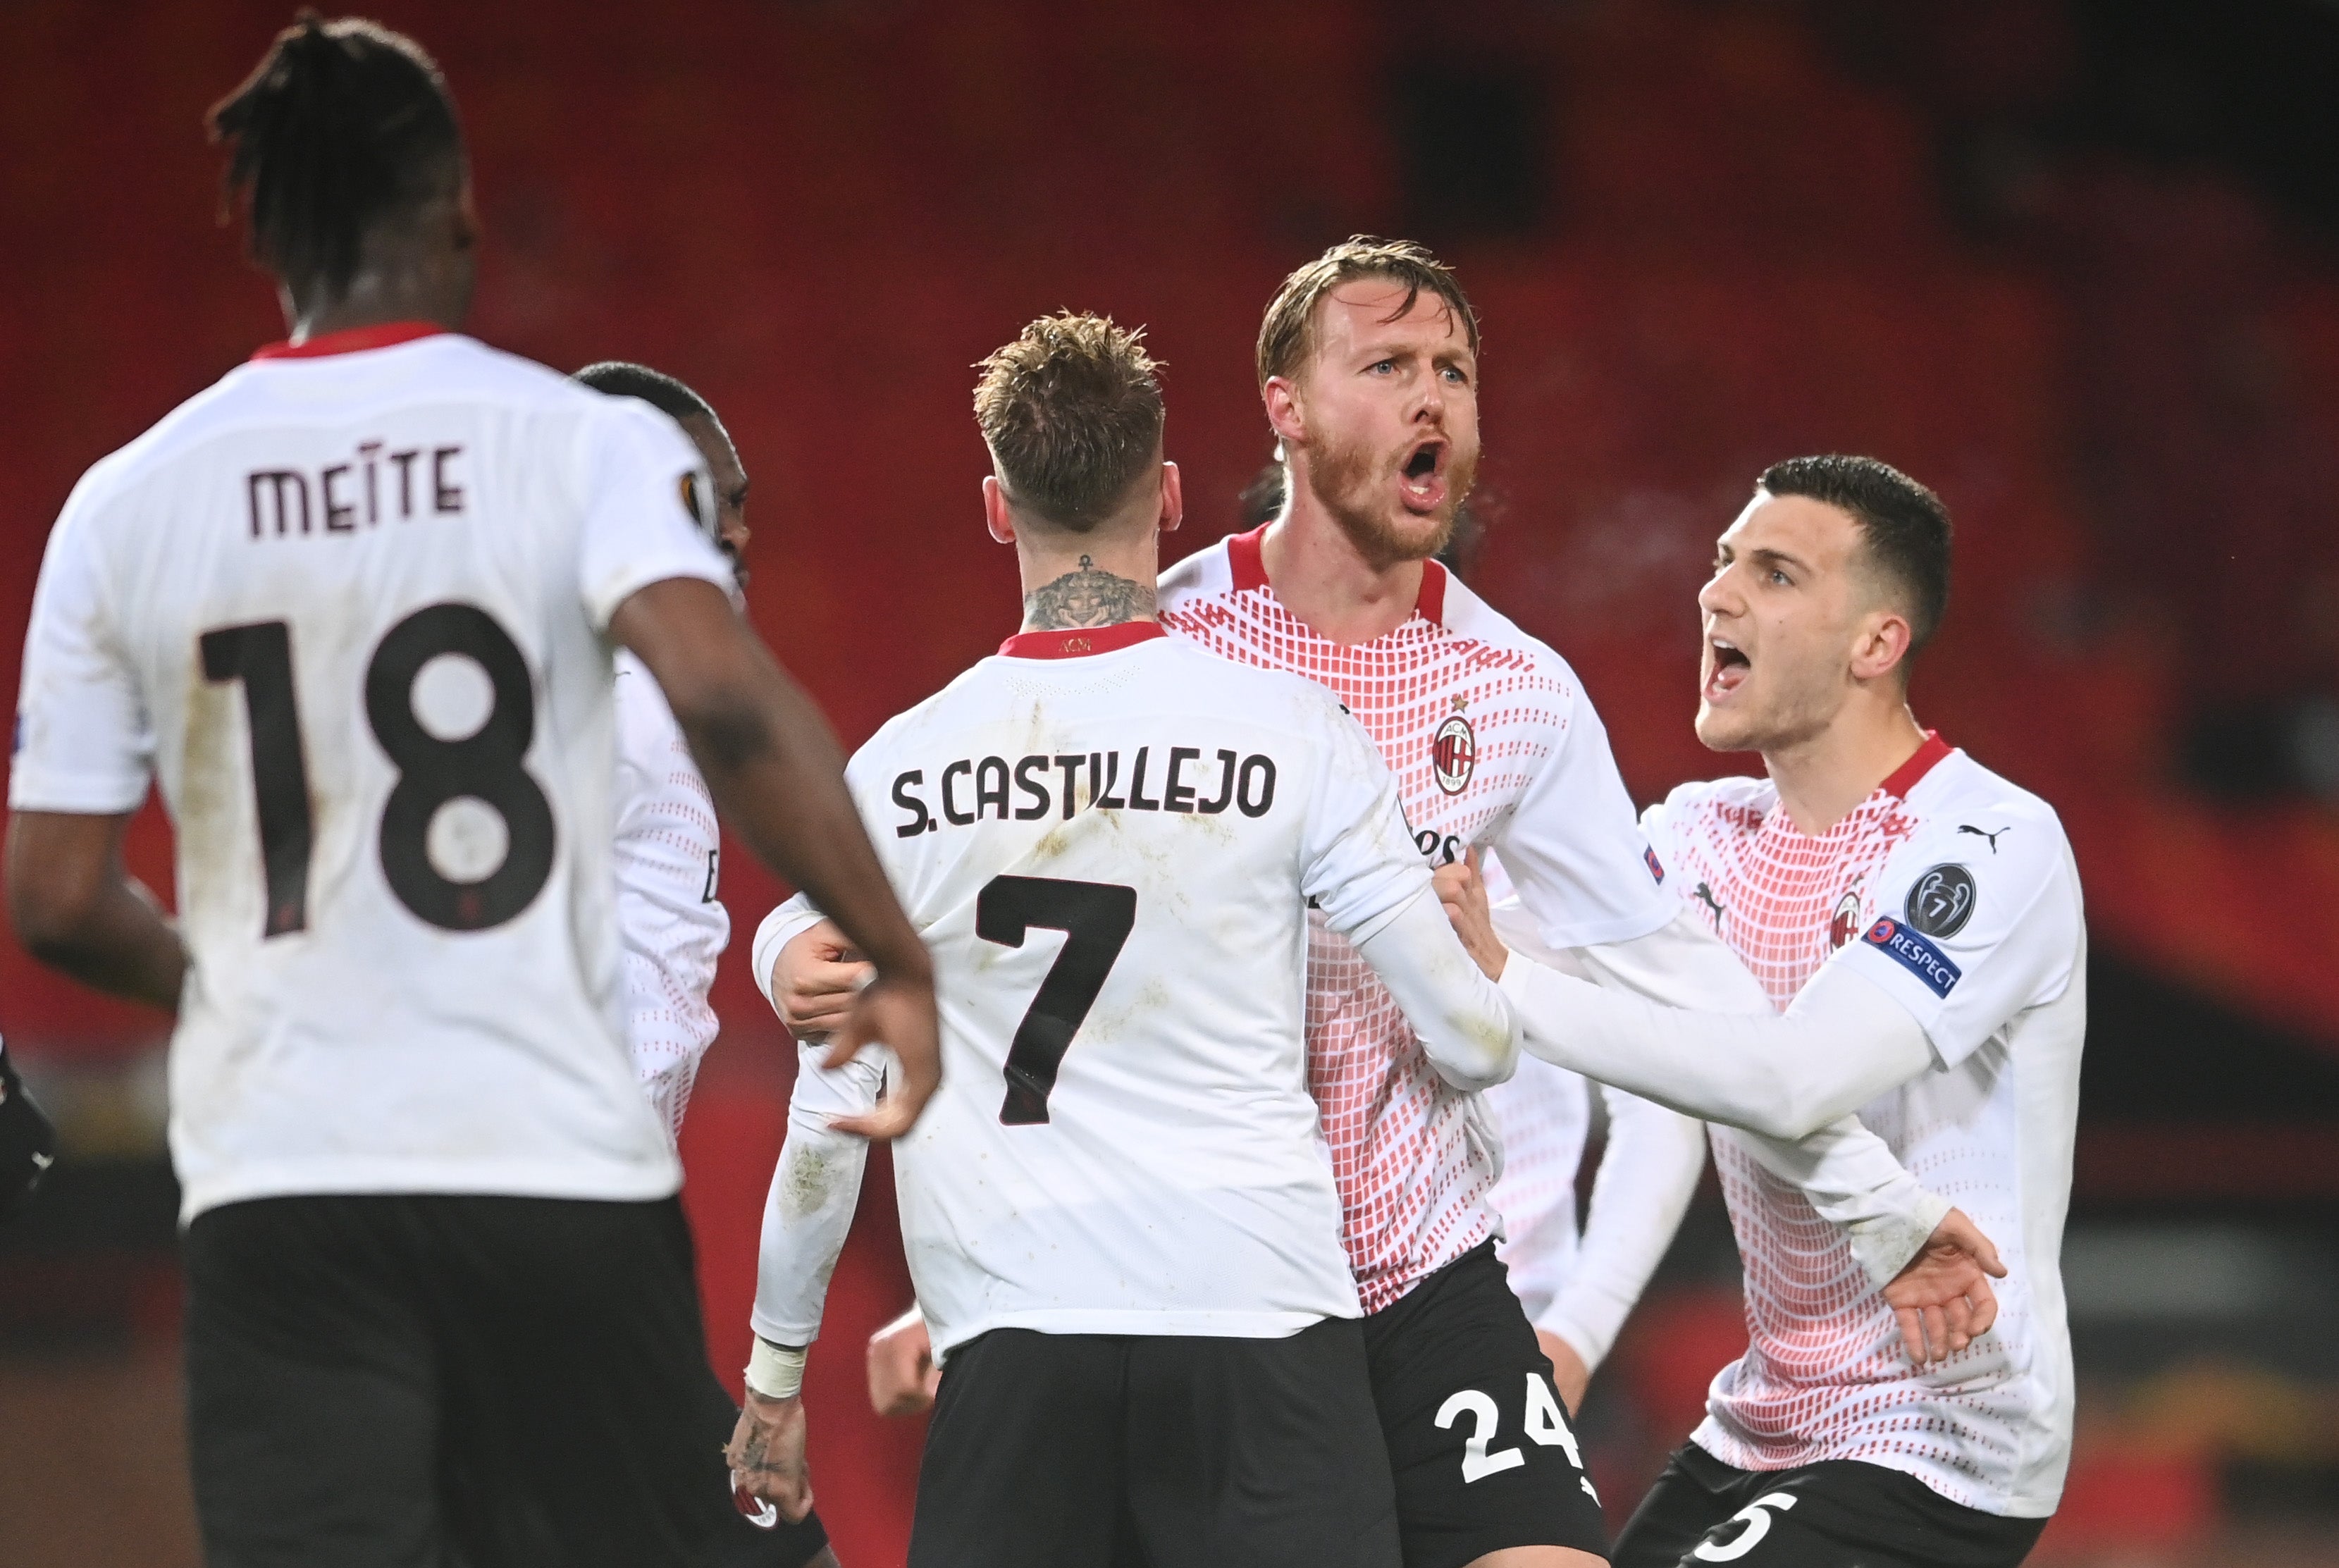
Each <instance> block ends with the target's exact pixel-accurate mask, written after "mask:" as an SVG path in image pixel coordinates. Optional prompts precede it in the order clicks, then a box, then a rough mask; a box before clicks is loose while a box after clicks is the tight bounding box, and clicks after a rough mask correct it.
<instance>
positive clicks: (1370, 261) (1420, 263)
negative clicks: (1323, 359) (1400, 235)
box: [1258, 234, 1478, 387]
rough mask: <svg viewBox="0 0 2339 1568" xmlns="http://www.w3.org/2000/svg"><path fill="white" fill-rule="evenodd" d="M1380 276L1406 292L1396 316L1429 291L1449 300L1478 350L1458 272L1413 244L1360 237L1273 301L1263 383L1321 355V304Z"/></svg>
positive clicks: (1474, 315) (1261, 360) (1262, 358)
mask: <svg viewBox="0 0 2339 1568" xmlns="http://www.w3.org/2000/svg"><path fill="white" fill-rule="evenodd" d="M1365 278H1374V279H1378V280H1380V281H1384V282H1389V283H1395V284H1396V285H1398V286H1399V287H1401V288H1403V289H1404V290H1405V302H1404V303H1403V304H1401V305H1399V306H1398V307H1397V311H1396V314H1397V315H1399V316H1402V315H1404V314H1405V313H1406V311H1410V310H1412V309H1413V304H1414V301H1416V300H1418V299H1420V298H1421V296H1422V295H1423V293H1425V292H1427V293H1432V294H1435V295H1436V296H1437V297H1438V298H1439V299H1441V300H1443V301H1446V305H1447V306H1448V307H1449V308H1450V309H1451V310H1452V311H1453V312H1454V314H1455V316H1456V319H1457V320H1459V321H1461V323H1462V330H1463V332H1464V334H1465V335H1466V337H1467V338H1468V339H1469V340H1470V351H1471V352H1472V353H1474V354H1475V353H1476V352H1477V351H1478V312H1477V311H1474V310H1472V309H1471V308H1470V296H1468V295H1467V294H1465V293H1464V292H1463V291H1462V284H1461V281H1460V280H1458V279H1456V277H1455V276H1454V273H1453V271H1452V269H1450V268H1448V267H1447V266H1446V263H1445V262H1443V261H1439V260H1438V259H1437V258H1436V257H1435V256H1433V255H1431V254H1430V253H1429V251H1428V248H1427V247H1426V246H1423V245H1416V244H1415V243H1414V242H1412V241H1410V240H1382V239H1377V238H1376V237H1374V236H1373V235H1370V234H1356V235H1352V236H1350V237H1349V238H1348V239H1346V240H1343V241H1342V242H1340V243H1338V244H1337V245H1335V246H1333V247H1332V248H1331V249H1330V250H1328V251H1325V252H1324V253H1323V254H1322V255H1320V256H1318V257H1317V258H1316V259H1315V260H1314V261H1310V262H1308V264H1307V265H1306V266H1304V267H1302V268H1300V269H1299V270H1298V271H1295V272H1293V273H1292V274H1291V276H1289V277H1288V278H1286V279H1284V280H1283V287H1281V288H1280V289H1278V290H1277V291H1275V298H1274V299H1272V300H1270V301H1268V306H1267V318H1266V320H1264V321H1261V322H1259V324H1258V384H1259V385H1260V386H1262V387H1264V386H1265V385H1267V383H1268V378H1269V377H1273V376H1288V375H1291V374H1293V373H1295V372H1296V371H1298V369H1299V367H1300V366H1301V365H1303V364H1305V363H1307V360H1308V355H1310V354H1312V353H1314V352H1315V351H1316V302H1317V301H1318V300H1321V299H1322V298H1323V297H1324V296H1325V295H1327V294H1328V293H1330V292H1331V291H1333V290H1334V289H1337V288H1338V287H1339V286H1340V285H1341V284H1343V283H1351V282H1355V281H1357V280H1359V279H1365Z"/></svg>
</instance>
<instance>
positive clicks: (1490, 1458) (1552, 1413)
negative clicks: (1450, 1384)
mask: <svg viewBox="0 0 2339 1568" xmlns="http://www.w3.org/2000/svg"><path fill="white" fill-rule="evenodd" d="M1526 1383H1527V1402H1526V1435H1527V1439H1528V1441H1529V1442H1532V1443H1536V1444H1540V1445H1543V1446H1544V1447H1545V1448H1550V1447H1554V1446H1556V1447H1559V1448H1562V1449H1564V1450H1565V1451H1566V1454H1567V1462H1568V1463H1569V1464H1573V1465H1574V1466H1575V1472H1576V1478H1577V1479H1578V1480H1579V1481H1581V1482H1582V1483H1583V1484H1584V1493H1585V1494H1587V1495H1588V1496H1590V1497H1591V1499H1592V1500H1593V1501H1594V1503H1597V1502H1599V1501H1600V1494H1599V1493H1597V1492H1594V1491H1593V1490H1592V1478H1591V1477H1590V1476H1588V1475H1586V1474H1584V1451H1583V1450H1582V1449H1580V1448H1578V1447H1577V1446H1576V1445H1575V1434H1574V1433H1573V1432H1570V1431H1569V1430H1568V1429H1567V1415H1566V1413H1565V1412H1564V1411H1563V1410H1561V1409H1560V1407H1559V1396H1558V1395H1555V1394H1554V1393H1553V1392H1552V1391H1551V1385H1550V1384H1549V1383H1548V1382H1546V1381H1545V1379H1544V1376H1543V1375H1542V1374H1541V1373H1539V1372H1530V1373H1528V1374H1527V1375H1526ZM1465 1415H1467V1416H1469V1417H1471V1432H1470V1435H1469V1437H1468V1438H1467V1439H1466V1441H1465V1442H1464V1443H1463V1445H1462V1483H1463V1484H1464V1485H1468V1484H1470V1483H1471V1482H1473V1481H1481V1480H1484V1479H1485V1477H1487V1476H1489V1475H1498V1474H1501V1473H1502V1472H1504V1471H1505V1470H1512V1469H1515V1468H1517V1467H1518V1466H1519V1465H1522V1464H1525V1463H1526V1462H1527V1456H1526V1455H1525V1454H1522V1453H1520V1452H1519V1451H1518V1450H1517V1449H1516V1448H1497V1449H1495V1451H1494V1452H1493V1453H1491V1454H1490V1453H1488V1452H1487V1451H1486V1445H1488V1444H1489V1443H1491V1442H1493V1441H1494V1439H1495V1432H1496V1429H1497V1428H1498V1427H1499V1426H1500V1425H1502V1420H1503V1413H1502V1410H1501V1408H1500V1407H1499V1406H1497V1405H1495V1400H1494V1396H1493V1395H1489V1394H1485V1393H1483V1392H1481V1391H1480V1390H1478V1389H1475V1388H1463V1389H1457V1390H1456V1392H1455V1393H1454V1394H1453V1395H1450V1396H1448V1397H1447V1399H1446V1403H1445V1404H1443V1405H1439V1406H1438V1407H1437V1425H1438V1428H1439V1429H1440V1430H1441V1431H1442V1430H1444V1429H1446V1428H1447V1427H1450V1426H1452V1425H1454V1424H1455V1422H1456V1421H1458V1420H1459V1419H1461V1418H1462V1417H1463V1416H1465Z"/></svg>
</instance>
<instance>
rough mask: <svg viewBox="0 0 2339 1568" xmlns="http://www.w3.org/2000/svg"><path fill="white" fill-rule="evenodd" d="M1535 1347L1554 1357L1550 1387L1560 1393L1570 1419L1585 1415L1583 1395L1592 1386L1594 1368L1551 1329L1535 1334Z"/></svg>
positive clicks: (1540, 1329) (1540, 1330) (1542, 1329)
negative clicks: (1585, 1362) (1574, 1416)
mask: <svg viewBox="0 0 2339 1568" xmlns="http://www.w3.org/2000/svg"><path fill="white" fill-rule="evenodd" d="M1535 1343H1536V1344H1537V1345H1540V1346H1543V1353H1544V1354H1545V1356H1550V1357H1551V1386H1552V1387H1553V1388H1554V1390H1556V1391H1557V1392H1558V1395H1559V1402H1560V1403H1561V1404H1562V1405H1566V1406H1567V1413H1568V1414H1569V1415H1583V1414H1584V1390H1585V1389H1587V1388H1589V1387H1591V1386H1592V1368H1591V1367H1589V1366H1585V1365H1584V1357H1582V1356H1578V1355H1577V1354H1576V1353H1575V1346H1573V1345H1570V1344H1569V1343H1568V1342H1567V1341H1566V1340H1564V1339H1562V1338H1561V1337H1560V1336H1558V1335H1556V1334H1554V1333H1553V1332H1552V1331H1551V1330H1550V1329H1548V1328H1538V1329H1536V1330H1535Z"/></svg>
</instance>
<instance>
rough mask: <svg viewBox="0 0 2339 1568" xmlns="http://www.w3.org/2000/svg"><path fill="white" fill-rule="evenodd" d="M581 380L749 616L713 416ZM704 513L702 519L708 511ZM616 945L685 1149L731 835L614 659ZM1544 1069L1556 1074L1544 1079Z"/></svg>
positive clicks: (639, 1058)
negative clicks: (648, 411) (669, 471)
mask: <svg viewBox="0 0 2339 1568" xmlns="http://www.w3.org/2000/svg"><path fill="white" fill-rule="evenodd" d="M576 380H577V381H578V382H579V383H580V384H582V385H584V386H587V387H590V388H592V389H593V390H595V391H597V392H601V393H604V394H606V395H607V396H610V397H615V398H639V399H641V400H642V401H643V402H645V403H647V404H648V405H649V406H650V407H651V408H653V409H656V410H657V411H658V412H660V413H662V414H664V415H666V417H667V418H668V419H672V420H673V421H674V422H675V423H676V424H677V425H679V426H681V427H682V433H683V434H684V435H686V436H687V437H689V438H690V444H691V445H692V446H694V447H696V448H697V449H698V456H699V459H700V460H701V461H703V462H704V463H705V464H706V478H707V479H708V481H709V484H710V486H711V488H712V493H711V496H710V499H711V501H712V503H713V505H712V508H706V509H711V511H712V515H713V521H712V532H711V534H710V536H709V537H710V538H711V540H712V542H713V543H714V545H715V547H716V549H718V550H720V551H722V552H723V557H724V559H725V560H726V561H728V562H729V563H730V565H731V576H732V602H733V605H734V606H735V608H738V609H739V610H741V611H742V612H743V613H744V612H745V607H746V601H745V589H746V587H747V560H746V557H747V540H748V537H749V535H748V531H747V470H746V468H745V465H744V464H742V463H741V462H740V460H739V449H738V448H737V447H735V446H734V445H733V444H732V441H731V433H730V432H729V431H728V430H726V429H724V428H723V421H722V419H719V418H717V417H716V412H715V409H714V406H713V405H712V404H710V403H708V402H707V400H706V399H705V398H702V397H700V396H699V395H698V394H697V393H696V392H695V391H693V390H691V389H690V388H689V387H687V386H686V385H685V384H684V383H682V382H681V381H679V380H676V379H675V378H674V377H672V376H668V375H665V374H663V373H661V372H659V371H657V370H651V369H650V368H649V367H648V366H647V365H637V364H633V363H631V362H629V361H627V360H602V361H600V362H599V363H597V364H592V365H587V366H586V367H585V368H584V369H583V370H579V371H577V374H576ZM706 509H702V510H706ZM616 668H617V687H616V691H615V694H614V699H613V700H614V703H615V706H616V711H617V793H616V798H615V801H614V805H615V815H616V817H617V843H616V853H615V856H614V857H613V860H614V866H615V869H616V872H617V936H618V939H619V941H620V942H622V943H623V944H624V949H625V951H624V953H623V956H622V958H621V960H620V962H621V964H622V968H623V974H622V983H623V985H624V988H625V996H626V1042H627V1045H628V1046H630V1047H631V1048H632V1050H633V1053H634V1071H635V1072H636V1073H637V1074H638V1075H639V1076H640V1079H641V1084H642V1088H643V1090H645V1091H646V1093H647V1094H648V1095H649V1097H650V1104H651V1105H652V1106H654V1107H655V1108H656V1110H657V1113H658V1119H659V1120H661V1121H663V1122H664V1123H665V1124H666V1134H667V1136H668V1137H670V1138H672V1139H675V1140H676V1142H679V1141H680V1139H681V1138H682V1118H683V1113H684V1112H685V1111H686V1110H687V1109H689V1107H690V1089H691V1085H692V1083H693V1082H695V1081H696V1079H697V1077H698V1064H699V1063H700V1062H701V1061H702V1060H705V1058H706V1051H707V1048H708V1047H710V1046H712V1045H713V1044H714V1043H715V1036H716V1032H717V1031H718V1029H719V1027H720V1026H719V1023H718V1021H717V1020H716V1016H715V1009H714V1007H713V1005H712V1004H711V1003H710V1002H708V1001H707V1000H706V993H707V991H708V989H709V988H710V987H712V986H713V985H714V983H715V966H716V962H717V961H718V960H720V959H721V958H722V956H723V950H724V948H725V947H726V946H728V945H729V943H730V941H731V915H730V912H729V911H728V910H726V909H725V908H724V907H723V901H722V899H721V898H720V897H719V896H718V892H717V883H718V882H719V880H720V874H721V871H722V854H723V832H722V828H721V826H720V825H719V824H718V823H716V819H715V798H714V796H713V795H711V794H708V793H707V789H706V779H705V778H704V777H703V776H701V775H700V774H699V771H698V764H696V763H695V762H693V761H692V760H691V756H690V742H689V740H688V739H687V737H686V736H685V735H683V733H682V726H681V725H678V724H676V722H675V718H674V710H673V709H672V708H670V707H668V706H667V705H666V696H665V694H663V693H662V692H660V691H659V690H658V686H657V677H656V676H653V675H651V674H650V672H649V670H648V668H647V667H646V666H644V665H643V663H642V662H641V660H640V659H639V658H637V657H636V656H634V655H633V654H632V653H631V652H629V651H628V650H626V649H623V648H620V649H619V650H618V651H617V660H616ZM1554 1070H1555V1069H1551V1068H1545V1071H1554ZM706 1389H707V1394H706V1408H707V1415H708V1420H709V1422H710V1426H709V1428H708V1429H709V1430H710V1431H711V1432H712V1433H714V1434H715V1435H716V1439H717V1440H718V1441H720V1440H722V1439H725V1438H727V1437H728V1436H729V1435H730V1432H731V1428H732V1426H733V1425H734V1424H735V1422H736V1421H737V1419H738V1416H739V1409H738V1406H736V1405H734V1404H732V1403H731V1396H730V1395H728V1394H726V1393H725V1391H724V1388H723V1385H722V1384H721V1383H720V1382H719V1381H717V1380H716V1377H715V1376H714V1373H713V1371H712V1369H711V1368H710V1369H709V1371H708V1373H707V1376H706ZM755 1516H756V1517H757V1518H758V1519H759V1520H763V1521H765V1522H767V1523H768V1524H769V1525H770V1527H771V1528H773V1529H774V1530H776V1531H778V1532H780V1533H782V1534H783V1535H785V1537H786V1538H787V1541H788V1547H789V1550H788V1552H787V1553H786V1554H785V1555H784V1557H783V1558H782V1559H781V1563H782V1564H783V1568H799V1565H802V1568H836V1554H835V1553H834V1552H833V1551H832V1550H830V1547H829V1543H828V1532H827V1530H826V1529H825V1527H824V1526H823V1525H822V1524H821V1522H820V1515H819V1514H813V1513H807V1514H805V1515H804V1517H803V1518H802V1519H797V1520H784V1519H782V1518H781V1516H780V1514H779V1513H778V1511H777V1510H776V1509H773V1508H771V1507H770V1506H769V1505H768V1504H765V1505H763V1506H760V1507H758V1508H757V1509H756V1511H755Z"/></svg>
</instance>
